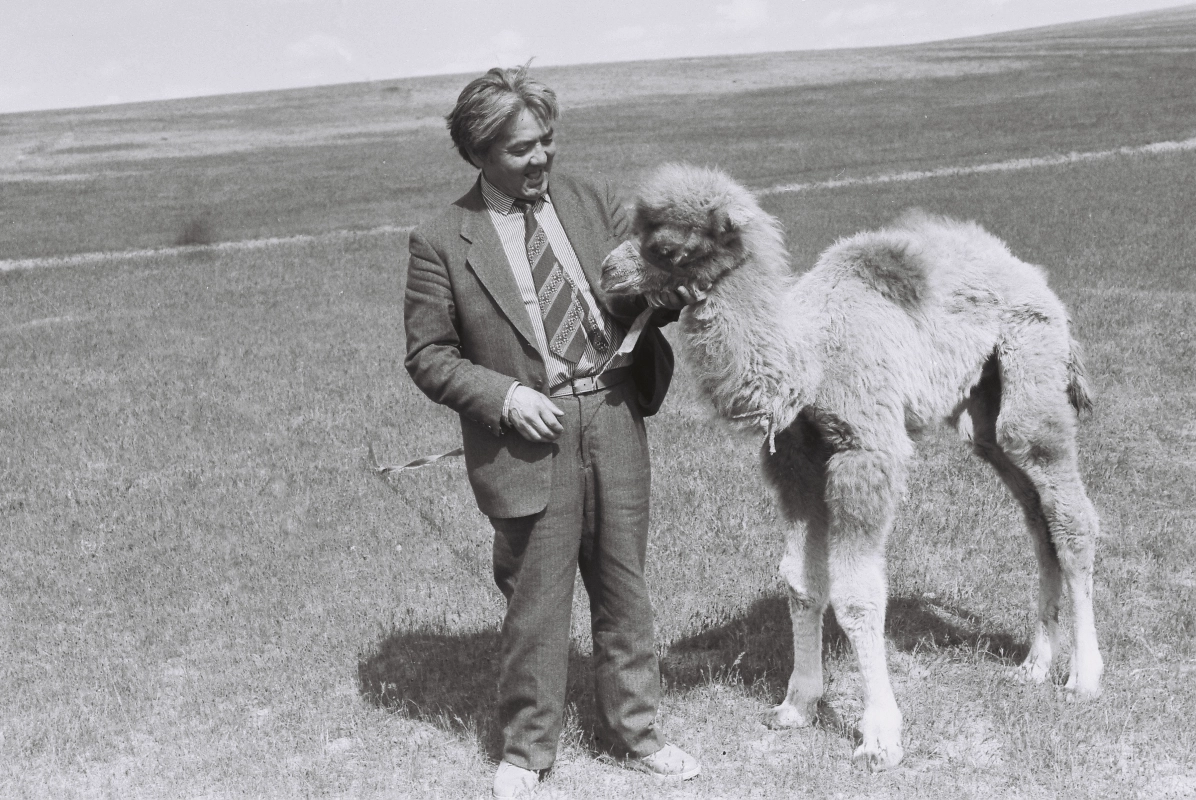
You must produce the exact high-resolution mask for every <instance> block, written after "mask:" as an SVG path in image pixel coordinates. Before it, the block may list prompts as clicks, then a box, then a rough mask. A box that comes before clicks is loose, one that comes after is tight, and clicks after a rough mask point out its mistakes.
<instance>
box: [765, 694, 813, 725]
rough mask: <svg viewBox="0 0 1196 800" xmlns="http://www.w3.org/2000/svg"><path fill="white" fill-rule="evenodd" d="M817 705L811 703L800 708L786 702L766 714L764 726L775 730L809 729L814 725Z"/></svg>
mask: <svg viewBox="0 0 1196 800" xmlns="http://www.w3.org/2000/svg"><path fill="white" fill-rule="evenodd" d="M816 705H817V704H816V703H810V704H808V705H806V706H804V707H798V706H795V705H793V704H791V703H790V702H789V701H788V700H785V701H783V702H782V703H781V704H780V705H779V706H773V707H772V708H770V709H768V711H766V712H764V724H765V725H767V726H768V727H770V728H772V729H774V730H776V729H778V728H805V727H808V726H810V725H812V724H813V723H814V708H815V706H816Z"/></svg>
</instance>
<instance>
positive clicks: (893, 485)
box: [826, 442, 908, 770]
mask: <svg viewBox="0 0 1196 800" xmlns="http://www.w3.org/2000/svg"><path fill="white" fill-rule="evenodd" d="M906 447H908V442H907V443H906ZM904 472H905V464H904V458H903V453H902V452H901V448H898V449H897V450H896V451H894V450H892V449H883V448H878V449H869V450H863V449H861V450H848V451H845V452H842V453H839V454H837V455H835V456H834V457H833V458H832V459H831V460H830V463H829V465H828V477H827V492H826V496H827V506H828V508H829V510H830V528H829V536H828V544H827V556H828V558H827V561H828V567H829V570H828V571H829V574H830V597H831V605H832V606H833V607H834V609H835V617H836V618H837V619H838V621H839V625H840V626H841V627H842V628H843V630H844V632H845V633H846V634H847V637H848V638H849V639H850V640H851V644H852V647H853V649H854V650H855V654H856V658H857V660H858V661H859V665H860V674H861V677H862V678H863V688H864V713H863V716H862V718H861V719H860V725H859V730H860V736H861V742H860V745H859V746H858V747H857V748H856V750H855V753H853V754H852V761H853V762H854V763H856V764H859V765H862V766H866V767H868V768H869V769H871V770H883V769H887V768H889V767H893V766H896V765H897V764H898V763H899V762H900V761H901V757H902V755H903V751H902V749H901V725H902V719H901V711H900V709H898V707H897V701H896V699H895V698H894V697H893V688H892V686H891V685H890V683H889V671H888V665H887V663H886V658H885V641H884V625H885V604H886V601H887V590H886V581H885V554H884V548H885V539H886V538H887V537H888V533H889V531H890V529H891V528H892V525H893V518H894V516H895V513H896V509H897V501H898V498H899V497H900V494H901V491H902V487H903V485H904Z"/></svg>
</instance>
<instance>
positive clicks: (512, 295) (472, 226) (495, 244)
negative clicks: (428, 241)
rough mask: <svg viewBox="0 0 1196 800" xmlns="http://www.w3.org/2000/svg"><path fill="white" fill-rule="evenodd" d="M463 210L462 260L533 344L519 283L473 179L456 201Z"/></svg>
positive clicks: (532, 333)
mask: <svg viewBox="0 0 1196 800" xmlns="http://www.w3.org/2000/svg"><path fill="white" fill-rule="evenodd" d="M457 202H458V204H459V205H460V206H461V207H462V208H463V209H464V210H465V213H464V214H463V215H462V220H461V238H462V239H464V240H465V241H466V242H468V243H469V248H468V250H467V251H466V254H465V261H466V263H467V264H468V265H469V267H470V268H471V269H472V270H473V272H474V274H475V275H477V276H478V280H479V281H481V282H482V285H483V286H485V287H486V291H487V292H489V293H490V296H491V298H493V299H494V303H495V305H497V306H498V308H499V310H500V311H502V313H503V315H504V316H506V318H507V320H508V321H509V322H510V323H511V324H512V325H513V326H514V327H515V329H516V330H517V331H519V334H520V335H521V336H522V337H523V338H524V339H526V340H527V342H528V344H530V345H532V346H533V347H535V343H536V334H535V332H534V331H533V330H532V322H531V320H530V319H528V316H527V307H526V306H525V305H524V304H523V297H522V296H521V295H520V294H519V286H518V284H516V283H515V276H514V274H512V272H511V265H510V264H509V263H507V255H506V251H505V250H503V246H502V240H500V239H499V238H498V232H497V231H496V230H494V223H492V222H491V221H490V211H489V209H488V208H487V207H486V201H485V200H484V199H483V198H482V190H481V185H480V184H477V183H475V184H474V186H473V189H471V190H470V192H469V194H467V195H465V196H464V197H462V198H461V199H460V200H458V201H457Z"/></svg>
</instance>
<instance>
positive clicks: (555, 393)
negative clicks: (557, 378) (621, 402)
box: [549, 367, 631, 397]
mask: <svg viewBox="0 0 1196 800" xmlns="http://www.w3.org/2000/svg"><path fill="white" fill-rule="evenodd" d="M630 379H631V367H619V368H618V369H608V370H607V371H606V372H603V373H601V374H600V375H595V376H593V377H592V378H573V379H571V380H568V381H565V382H564V383H562V384H561V385H560V386H558V387H556V388H555V389H553V390H552V394H551V395H549V396H550V397H571V396H573V395H579V394H592V393H594V392H599V391H602V390H603V389H610V388H611V387H613V386H618V385H619V384H620V383H625V382H626V381H628V380H630Z"/></svg>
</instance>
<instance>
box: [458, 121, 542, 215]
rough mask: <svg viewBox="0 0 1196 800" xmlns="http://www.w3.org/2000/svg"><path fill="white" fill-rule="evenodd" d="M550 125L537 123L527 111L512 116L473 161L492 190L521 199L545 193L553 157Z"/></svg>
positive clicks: (534, 197)
mask: <svg viewBox="0 0 1196 800" xmlns="http://www.w3.org/2000/svg"><path fill="white" fill-rule="evenodd" d="M553 133H554V132H553V129H552V122H541V121H540V119H539V118H538V117H537V116H536V115H535V114H533V113H532V112H531V111H529V110H528V109H526V108H525V109H523V110H522V111H520V112H519V113H518V114H517V115H515V116H514V117H513V118H512V119H511V121H510V122H508V123H507V126H506V127H505V128H504V129H503V132H502V135H501V136H499V137H498V140H497V141H496V142H495V143H494V146H493V147H491V148H490V151H489V152H488V153H486V155H484V156H477V157H476V159H477V161H478V163H479V165H480V166H481V168H482V174H483V175H485V176H486V180H488V181H490V183H492V184H493V185H494V186H495V187H496V188H498V189H501V190H502V191H504V192H506V193H507V194H509V195H511V196H512V197H515V198H519V199H522V200H536V199H538V198H539V197H540V196H541V195H543V194H544V193H545V192H546V191H548V173H549V172H551V171H552V159H553V157H554V156H555V155H556V142H555V141H554V139H553Z"/></svg>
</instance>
